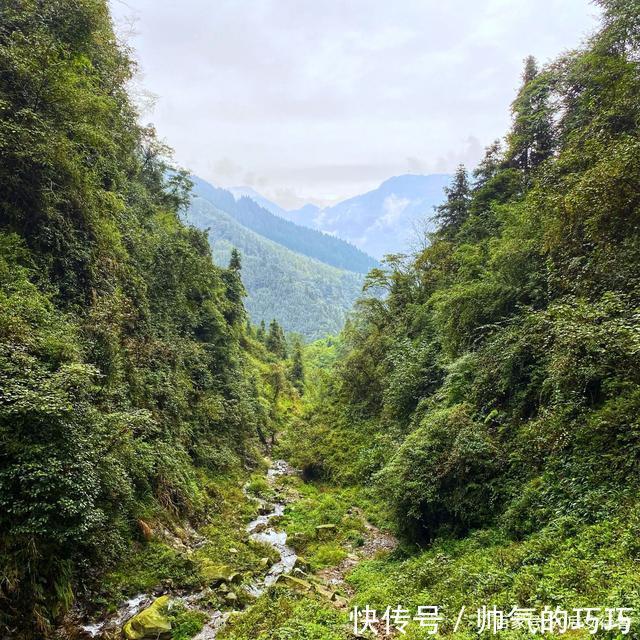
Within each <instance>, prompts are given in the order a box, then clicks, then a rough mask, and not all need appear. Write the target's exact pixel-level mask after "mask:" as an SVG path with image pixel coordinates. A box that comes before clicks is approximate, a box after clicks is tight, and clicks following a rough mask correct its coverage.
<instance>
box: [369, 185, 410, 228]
mask: <svg viewBox="0 0 640 640" xmlns="http://www.w3.org/2000/svg"><path fill="white" fill-rule="evenodd" d="M409 204H411V200H409V198H400V197H398V196H397V195H396V194H395V193H392V194H391V195H390V196H387V197H386V198H385V199H384V201H383V203H382V210H383V214H382V215H381V216H380V217H379V218H378V219H377V220H376V222H375V225H374V226H376V227H378V228H380V229H384V228H385V227H393V226H394V225H395V224H396V223H397V222H398V220H399V219H400V216H401V215H402V213H403V211H404V210H405V209H406V208H407V207H408V206H409Z"/></svg>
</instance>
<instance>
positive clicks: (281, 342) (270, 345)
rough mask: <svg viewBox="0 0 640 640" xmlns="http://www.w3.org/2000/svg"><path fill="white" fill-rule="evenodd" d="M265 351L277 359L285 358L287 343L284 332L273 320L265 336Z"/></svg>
mask: <svg viewBox="0 0 640 640" xmlns="http://www.w3.org/2000/svg"><path fill="white" fill-rule="evenodd" d="M267 349H269V351H271V353H273V354H274V355H276V356H277V357H278V358H281V359H283V360H284V359H285V358H286V357H287V341H286V339H285V337H284V331H283V330H282V327H281V326H280V325H279V324H278V322H277V320H275V318H274V319H273V320H272V321H271V324H270V325H269V334H268V336H267Z"/></svg>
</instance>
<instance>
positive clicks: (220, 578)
mask: <svg viewBox="0 0 640 640" xmlns="http://www.w3.org/2000/svg"><path fill="white" fill-rule="evenodd" d="M200 573H201V575H202V577H203V579H204V580H205V582H206V583H207V584H209V585H211V586H212V587H217V586H218V585H220V584H223V583H238V582H240V580H241V579H242V575H241V574H240V572H238V571H237V570H236V569H234V568H233V567H230V566H229V565H227V564H205V565H203V566H202V568H201V569H200Z"/></svg>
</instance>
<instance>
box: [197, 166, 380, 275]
mask: <svg viewBox="0 0 640 640" xmlns="http://www.w3.org/2000/svg"><path fill="white" fill-rule="evenodd" d="M193 181H194V189H193V192H194V194H195V195H197V196H199V197H200V198H202V199H204V200H207V201H208V202H210V203H211V204H212V205H214V206H215V207H216V208H217V209H220V210H221V211H224V212H225V213H227V214H228V215H230V216H231V217H232V218H233V219H234V220H236V221H237V222H239V223H240V224H241V225H243V226H244V227H247V228H248V229H251V230H252V231H255V232H256V233H257V234H259V235H261V236H264V237H265V238H269V240H273V241H274V242H277V243H278V244H281V245H282V246H284V247H287V248H288V249H291V251H295V252H296V253H300V254H302V255H303V256H308V257H309V258H315V259H316V260H319V261H320V262H324V263H325V264H328V265H331V266H332V267H336V268H338V269H344V270H346V271H353V272H354V273H362V274H365V273H367V272H368V271H369V270H370V269H372V268H374V267H376V266H378V262H377V261H376V260H374V259H373V258H372V257H371V256H368V255H367V254H366V253H364V252H363V251H360V249H358V248H357V247H355V246H354V245H352V244H350V243H349V242H345V241H344V240H341V239H340V238H337V237H336V236H332V235H329V234H327V233H323V232H322V231H317V230H315V229H310V228H309V227H303V226H300V225H298V224H295V223H293V222H291V221H290V220H285V219H284V218H281V217H280V216H277V215H275V214H273V213H271V212H270V211H267V210H266V209H265V208H264V207H261V206H260V205H259V204H258V203H257V202H255V201H254V200H252V199H251V198H250V197H248V196H242V197H240V198H239V199H238V200H236V198H235V197H234V195H233V194H232V193H231V192H229V191H227V190H226V189H220V188H217V187H214V186H213V185H211V184H209V183H208V182H206V181H205V180H202V179H201V178H198V177H196V176H194V177H193Z"/></svg>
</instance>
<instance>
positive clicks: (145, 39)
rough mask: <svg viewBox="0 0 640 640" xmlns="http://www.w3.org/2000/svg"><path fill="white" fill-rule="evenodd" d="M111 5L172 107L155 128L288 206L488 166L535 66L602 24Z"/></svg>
mask: <svg viewBox="0 0 640 640" xmlns="http://www.w3.org/2000/svg"><path fill="white" fill-rule="evenodd" d="M111 3H112V7H113V11H114V15H115V18H116V21H117V22H118V23H119V24H121V25H124V26H123V29H122V31H123V32H125V33H127V32H128V33H130V32H131V29H130V26H129V24H128V23H127V21H126V19H127V18H130V17H131V16H133V17H134V18H135V19H136V22H135V31H136V33H135V35H133V36H130V44H131V45H132V46H133V47H134V49H135V50H136V52H137V57H138V58H139V60H140V65H141V70H142V72H143V76H142V83H143V85H144V87H145V88H146V89H147V90H149V91H150V92H151V93H152V94H154V95H156V96H157V97H158V99H157V102H156V104H155V108H154V109H153V111H152V113H151V114H150V115H146V114H145V120H147V119H149V118H151V119H152V120H153V121H154V122H155V123H156V125H157V129H158V131H159V133H160V134H161V136H162V137H163V138H165V139H166V140H167V141H168V142H169V144H171V145H172V146H173V147H174V148H175V150H176V156H177V159H178V160H179V162H181V163H182V164H183V165H186V166H188V167H189V168H190V169H192V170H193V171H195V172H196V173H199V174H201V175H202V176H203V177H204V178H208V179H212V180H214V181H216V182H218V183H219V184H228V185H231V184H237V180H238V179H244V178H245V177H246V178H247V179H252V180H253V184H254V186H256V188H260V190H266V191H268V192H269V193H268V194H265V195H269V196H270V197H274V198H276V199H277V198H278V197H281V196H279V195H278V194H285V195H284V196H283V200H282V201H283V204H284V201H285V200H286V199H287V198H288V197H289V196H288V195H286V194H290V191H289V190H293V192H295V194H296V201H298V200H299V199H302V200H307V199H313V200H315V201H317V202H330V201H335V200H336V199H337V198H344V197H347V196H349V195H353V194H355V193H358V192H362V191H366V190H368V189H371V188H374V187H375V186H377V184H378V183H379V182H381V181H382V180H384V179H385V178H387V177H389V176H390V175H394V174H400V173H404V172H406V171H407V170H410V171H413V172H416V171H424V172H433V171H436V170H445V171H451V170H452V169H453V168H454V167H455V166H456V164H457V163H458V162H460V161H466V162H469V161H471V162H474V161H476V160H477V155H478V153H479V152H478V149H481V148H482V147H484V146H485V145H487V144H489V143H490V142H491V141H492V140H493V139H494V138H496V137H499V136H502V135H503V134H504V132H505V130H506V128H507V126H508V124H509V104H510V102H511V100H512V99H513V95H514V91H515V89H516V88H517V86H518V83H519V76H520V68H521V64H522V60H523V58H524V57H525V56H526V55H528V54H530V53H531V54H534V55H536V56H537V57H538V58H540V59H541V60H542V61H545V60H548V59H550V58H552V57H554V56H555V55H557V54H558V53H560V52H561V51H563V50H565V49H567V48H571V47H574V46H576V45H577V44H578V43H579V42H580V40H581V39H582V37H583V36H584V35H586V33H588V32H589V31H590V30H591V29H592V28H593V26H594V24H595V21H594V19H593V14H594V13H595V9H594V8H593V6H592V5H591V4H590V3H589V2H588V0H487V1H486V2H477V1H476V0H450V1H449V2H442V0H397V1H396V2H394V3H389V2H387V0H350V1H349V2H342V1H339V0H326V1H325V2H322V3H319V2H317V1H316V0H251V1H250V2H237V0H218V1H217V2H215V3H212V2H210V0H181V2H177V1H175V0H126V1H125V0H111ZM551 17H552V18H551ZM470 138H472V139H474V140H475V141H476V143H477V144H474V145H471V144H469V142H468V140H469V139H470ZM221 162H222V163H223V164H220V163H221ZM224 163H226V164H227V166H226V168H225V167H224V166H223V165H224ZM231 167H234V168H235V169H236V170H235V171H231ZM232 174H233V175H232Z"/></svg>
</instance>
